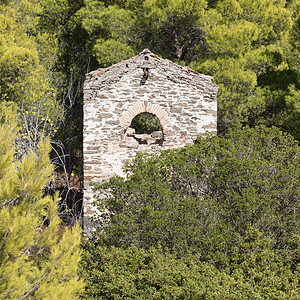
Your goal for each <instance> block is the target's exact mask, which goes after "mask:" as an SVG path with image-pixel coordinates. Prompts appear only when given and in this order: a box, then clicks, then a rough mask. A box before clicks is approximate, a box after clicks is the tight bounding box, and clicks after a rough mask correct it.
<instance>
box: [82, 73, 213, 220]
mask: <svg viewBox="0 0 300 300" xmlns="http://www.w3.org/2000/svg"><path fill="white" fill-rule="evenodd" d="M143 74H144V73H143V70H142V69H140V68H137V69H136V70H135V71H134V72H132V73H130V74H126V75H124V76H123V77H122V78H121V79H120V80H119V81H117V82H109V83H105V84H103V83H102V84H99V82H101V80H99V79H97V78H91V79H90V80H88V81H86V83H85V88H84V132H83V139H84V141H83V154H84V188H85V190H84V210H85V211H84V213H85V217H88V216H90V215H92V214H93V213H94V211H95V209H94V208H93V206H92V204H91V203H92V200H93V199H92V197H93V193H92V191H91V189H90V187H89V183H90V182H91V181H93V182H101V181H103V180H106V179H108V178H109V177H111V176H112V175H114V174H117V175H121V176H122V175H124V174H123V172H122V166H123V165H124V163H125V162H128V161H130V160H131V159H132V158H134V157H135V155H136V153H137V152H138V151H142V152H154V151H158V150H162V149H171V148H178V147H182V146H184V145H187V144H192V143H193V141H194V140H195V139H196V138H197V136H198V135H202V134H204V133H205V132H212V133H216V130H217V95H216V93H217V90H216V89H211V87H210V85H208V86H207V87H205V85H204V86H201V87H200V86H194V85H192V84H189V83H185V82H177V83H175V82H173V81H171V80H170V79H168V78H167V76H166V75H165V74H164V73H163V72H162V71H161V70H159V69H153V70H151V73H150V76H149V78H148V79H147V81H146V83H145V84H144V85H140V82H141V78H142V77H143ZM142 112H149V113H153V114H155V115H156V116H157V117H158V118H159V120H160V123H161V125H162V127H163V140H161V136H160V135H159V133H158V136H155V135H154V136H152V137H151V136H149V137H143V138H144V140H145V139H148V140H147V143H140V142H141V140H139V139H137V137H136V136H134V135H132V132H131V131H130V129H129V130H128V127H129V126H130V123H131V121H132V119H133V118H134V117H135V116H136V115H138V114H139V113H142ZM85 222H86V223H85V226H87V225H86V224H87V220H85Z"/></svg>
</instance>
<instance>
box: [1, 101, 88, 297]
mask: <svg viewBox="0 0 300 300" xmlns="http://www.w3.org/2000/svg"><path fill="white" fill-rule="evenodd" d="M0 108H1V109H0V120H1V122H0V162H1V163H0V237H1V243H0V295H1V299H76V298H77V297H78V295H79V294H80V292H81V291H82V289H83V282H82V280H81V279H79V278H78V275H77V269H78V262H79V260H80V253H81V251H80V248H79V245H80V241H81V230H80V227H79V225H76V226H75V227H73V228H62V227H61V225H60V223H61V222H60V219H59V217H58V216H57V209H56V208H57V207H56V202H57V200H58V199H57V196H55V197H54V198H53V197H52V196H45V197H44V196H43V190H44V187H45V184H46V183H47V181H49V179H50V178H51V174H52V172H53V166H52V165H51V164H50V163H49V157H48V153H49V151H50V147H49V140H48V139H46V140H44V141H41V142H40V143H39V145H38V150H37V152H32V151H31V152H29V153H28V154H27V155H26V156H24V157H23V158H22V160H16V158H15V151H16V150H15V142H16V138H17V135H18V126H17V116H16V113H15V109H14V107H13V105H8V104H5V103H1V107H0Z"/></svg>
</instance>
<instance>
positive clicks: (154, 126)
mask: <svg viewBox="0 0 300 300" xmlns="http://www.w3.org/2000/svg"><path fill="white" fill-rule="evenodd" d="M127 136H131V137H133V138H134V139H135V140H137V141H138V143H139V144H147V145H153V144H159V145H162V143H163V141H164V134H163V128H162V126H161V124H160V121H159V119H158V117H157V116H156V115H154V114H151V113H148V112H143V113H140V114H138V115H137V116H135V117H134V118H133V120H132V121H131V124H130V127H129V129H128V130H127Z"/></svg>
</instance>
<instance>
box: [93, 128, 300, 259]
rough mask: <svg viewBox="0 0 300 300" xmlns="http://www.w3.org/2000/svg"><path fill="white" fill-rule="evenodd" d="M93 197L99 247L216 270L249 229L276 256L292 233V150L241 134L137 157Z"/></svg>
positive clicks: (298, 172)
mask: <svg viewBox="0 0 300 300" xmlns="http://www.w3.org/2000/svg"><path fill="white" fill-rule="evenodd" d="M97 191H100V193H98V194H100V196H101V197H99V199H98V200H97V201H96V205H97V206H98V209H99V211H101V212H102V214H101V217H99V218H98V219H97V222H98V225H99V230H98V234H99V237H101V241H103V242H104V244H106V245H114V246H122V247H129V246H130V245H135V246H136V247H138V248H144V249H148V248H149V247H151V246H157V245H158V244H160V245H161V246H162V247H163V248H168V249H170V251H172V252H173V253H177V254H180V255H182V254H184V253H186V252H189V251H191V252H198V253H200V254H201V255H202V257H203V259H204V258H205V259H213V260H214V261H216V260H220V261H223V262H224V261H226V260H227V258H226V257H227V252H228V250H229V249H231V247H233V246H235V245H236V243H237V241H238V239H239V237H240V236H241V237H243V236H244V235H245V232H246V231H247V228H248V227H249V226H250V225H251V226H253V227H254V228H257V229H259V230H260V231H261V232H262V233H263V235H264V236H265V237H269V238H271V240H272V246H275V247H276V248H278V249H282V248H286V247H287V244H288V240H289V239H290V237H291V234H292V233H299V232H298V231H299V225H300V224H299V222H300V216H299V212H300V210H299V205H300V202H299V199H300V147H299V145H298V143H297V142H296V141H295V140H293V138H292V137H291V136H289V135H285V134H283V133H282V132H281V131H279V130H278V129H277V128H275V127H273V128H265V127H257V128H255V129H249V128H246V129H243V130H239V131H235V132H234V133H232V134H230V135H228V136H227V137H226V138H220V137H216V136H211V137H207V138H201V139H199V140H198V141H197V142H196V144H195V145H193V146H191V147H185V148H182V149H180V150H168V151H164V152H161V153H159V154H154V155H144V154H140V155H138V156H137V157H136V159H135V160H134V161H133V163H131V164H130V165H128V166H127V179H126V180H124V179H123V178H120V177H114V178H112V179H111V180H110V181H109V182H108V183H106V184H104V185H102V186H101V187H99V186H97V187H96V192H97ZM104 191H106V198H105V199H103V192H104Z"/></svg>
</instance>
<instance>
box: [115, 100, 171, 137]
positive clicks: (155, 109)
mask: <svg viewBox="0 0 300 300" xmlns="http://www.w3.org/2000/svg"><path fill="white" fill-rule="evenodd" d="M143 112H148V113H151V114H154V115H156V116H157V118H158V119H159V122H160V124H161V126H162V128H163V131H164V132H168V131H169V116H168V114H167V112H166V111H165V110H164V109H163V108H161V107H160V106H159V105H157V104H152V103H147V104H146V106H145V104H144V102H138V103H136V104H135V105H133V106H132V107H130V108H129V109H127V110H126V111H125V112H124V113H123V115H122V117H121V125H123V126H126V127H129V126H130V124H131V121H132V120H133V118H134V117H135V116H137V115H139V114H141V113H143Z"/></svg>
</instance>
